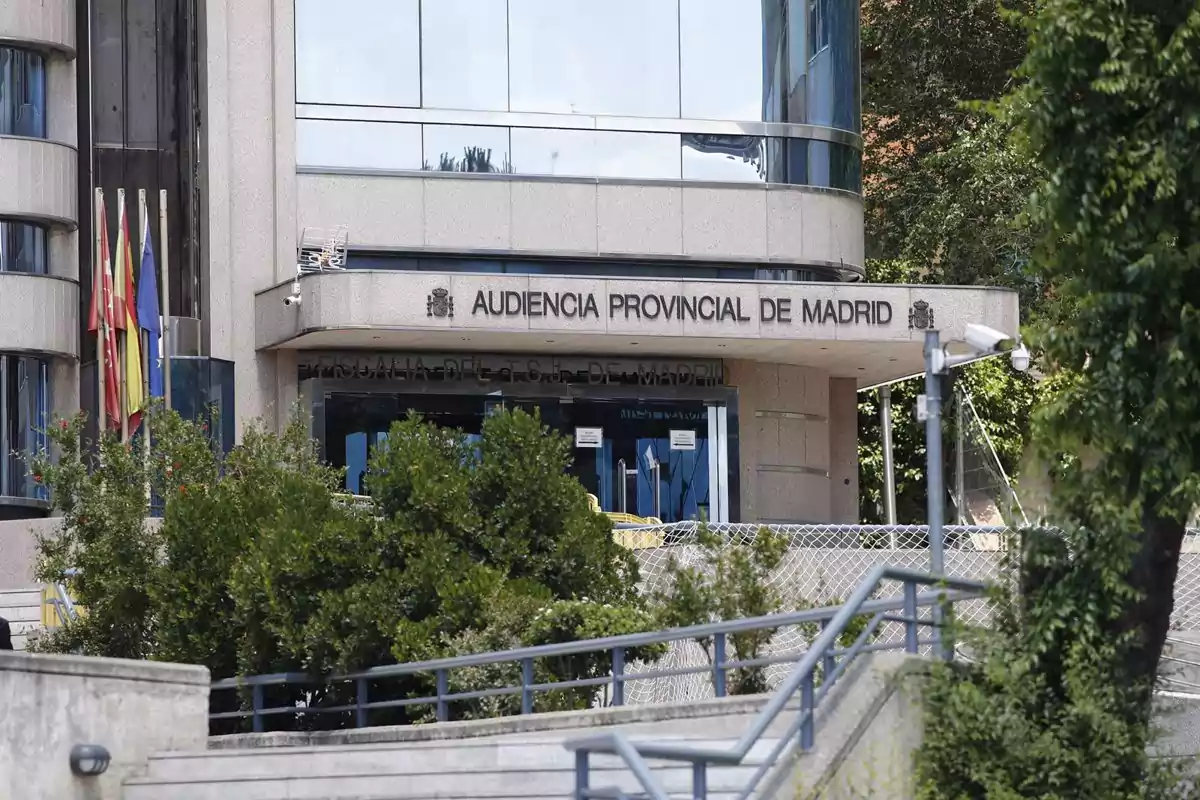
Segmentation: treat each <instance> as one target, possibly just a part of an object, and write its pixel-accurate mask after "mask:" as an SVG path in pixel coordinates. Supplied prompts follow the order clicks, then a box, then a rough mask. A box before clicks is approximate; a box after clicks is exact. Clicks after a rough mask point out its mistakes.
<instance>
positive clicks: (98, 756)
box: [71, 744, 112, 778]
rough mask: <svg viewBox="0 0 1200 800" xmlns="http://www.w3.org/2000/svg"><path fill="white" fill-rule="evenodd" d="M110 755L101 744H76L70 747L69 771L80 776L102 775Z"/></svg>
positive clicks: (110, 757) (110, 759) (106, 767)
mask: <svg viewBox="0 0 1200 800" xmlns="http://www.w3.org/2000/svg"><path fill="white" fill-rule="evenodd" d="M110 761H112V756H111V755H109V752H108V748H106V747H105V746H104V745H101V744H77V745H75V746H74V747H72V748H71V772H73V773H75V774H76V775H78V776H79V777H81V778H94V777H95V776H97V775H103V774H104V771H105V770H107V769H108V764H109V762H110Z"/></svg>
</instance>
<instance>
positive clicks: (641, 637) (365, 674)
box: [212, 570, 982, 689]
mask: <svg viewBox="0 0 1200 800" xmlns="http://www.w3.org/2000/svg"><path fill="white" fill-rule="evenodd" d="M899 571H900V570H898V572H899ZM914 574H918V573H914ZM947 586H948V588H950V589H951V590H955V591H951V592H949V595H948V599H949V600H951V601H953V600H959V599H962V600H965V599H969V598H970V597H974V596H976V594H977V593H978V591H979V590H980V588H981V587H982V584H975V583H974V582H971V581H957V580H953V579H951V580H950V582H949V583H947ZM960 586H965V587H967V588H966V589H960V588H959V587H960ZM943 594H945V593H939V594H937V595H930V596H921V597H918V598H917V605H932V604H933V603H934V602H936V601H937V600H938V599H939V598H940V597H942V595H943ZM904 605H905V600H904V598H900V597H887V598H879V599H872V600H868V601H866V602H865V603H863V607H862V609H861V610H860V611H859V612H858V614H867V613H876V612H886V611H896V610H900V609H902V608H904ZM836 608H838V607H836V606H835V607H833V608H808V609H804V610H803V611H793V612H789V613H787V614H766V615H763V616H759V617H746V618H744V619H735V620H727V621H721V622H709V623H704V624H701V625H690V626H688V627H686V628H668V629H666V630H662V631H645V632H643V633H627V634H622V635H621V636H606V637H602V638H598V639H582V640H579V641H572V642H557V643H555V644H542V645H534V646H530V647H521V648H516V649H513V650H498V651H495V652H490V653H472V654H469V655H464V656H448V657H446V658H435V659H431V660H428V661H410V662H406V663H403V664H389V665H386V666H381V667H370V668H368V669H364V670H359V671H356V672H349V673H345V674H338V675H331V676H327V677H322V676H317V675H309V674H307V673H302V672H276V673H268V674H264V675H247V676H238V677H233V678H222V679H221V680H217V681H213V683H212V688H213V689H237V688H241V687H243V686H276V685H282V684H287V683H310V684H317V683H335V682H338V681H352V680H360V679H375V678H394V677H396V676H399V675H412V674H414V673H419V672H437V671H440V670H450V669H461V668H463V667H479V666H485V665H488V664H498V663H506V662H510V661H523V660H525V659H530V658H535V659H536V658H547V657H551V656H568V655H576V654H579V653H594V652H596V651H598V650H613V649H618V648H619V649H624V650H629V649H633V648H635V647H644V646H646V645H650V644H661V643H664V642H674V641H680V640H683V639H703V638H708V637H711V636H716V635H719V634H733V633H745V632H747V631H754V630H761V629H762V628H785V627H788V626H790V625H799V624H801V623H805V622H821V621H824V620H826V619H833V618H835V614H836V610H835V609H836ZM856 616H857V615H856ZM729 663H730V666H733V662H729Z"/></svg>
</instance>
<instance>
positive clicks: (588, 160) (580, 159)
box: [512, 128, 596, 178]
mask: <svg viewBox="0 0 1200 800" xmlns="http://www.w3.org/2000/svg"><path fill="white" fill-rule="evenodd" d="M512 155H513V169H514V170H515V171H516V172H517V173H518V174H520V175H578V176H584V177H589V178H590V177H594V176H595V174H596V132H595V131H569V130H554V129H549V128H513V129H512Z"/></svg>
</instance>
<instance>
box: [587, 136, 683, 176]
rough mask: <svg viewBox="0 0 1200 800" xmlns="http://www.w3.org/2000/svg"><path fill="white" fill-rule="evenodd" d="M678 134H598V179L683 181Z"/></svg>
mask: <svg viewBox="0 0 1200 800" xmlns="http://www.w3.org/2000/svg"><path fill="white" fill-rule="evenodd" d="M679 139H680V137H679V134H677V133H629V132H624V131H596V173H595V174H596V177H598V178H640V179H642V180H679V178H680V177H681V176H682V166H681V161H680V153H679V146H680V145H679Z"/></svg>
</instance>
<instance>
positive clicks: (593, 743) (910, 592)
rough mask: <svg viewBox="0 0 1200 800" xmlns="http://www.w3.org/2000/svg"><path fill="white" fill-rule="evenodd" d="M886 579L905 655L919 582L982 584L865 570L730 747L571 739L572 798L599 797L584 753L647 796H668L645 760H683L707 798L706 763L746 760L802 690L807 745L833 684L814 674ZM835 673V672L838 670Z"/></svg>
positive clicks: (614, 735) (615, 735)
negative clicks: (620, 764)
mask: <svg viewBox="0 0 1200 800" xmlns="http://www.w3.org/2000/svg"><path fill="white" fill-rule="evenodd" d="M885 580H895V581H902V582H903V583H904V584H905V587H904V589H905V600H906V606H907V610H909V611H910V613H912V615H913V618H914V619H912V620H910V622H909V628H908V631H907V632H906V637H905V638H906V642H905V645H906V646H905V649H906V650H907V651H908V652H910V653H915V652H917V649H918V642H917V638H916V635H915V634H916V631H915V624H914V623H915V600H916V587H917V586H918V585H925V586H938V587H939V588H942V589H955V590H958V591H961V592H970V593H974V594H976V595H978V594H981V593H983V592H984V591H985V590H986V588H987V587H986V585H985V584H983V583H981V582H979V581H970V580H963V579H959V578H950V577H945V576H941V575H932V574H929V573H923V572H916V571H913V570H907V569H898V568H894V567H888V566H884V565H879V566H876V567H875V568H873V569H872V570H871V571H870V572H869V573H868V574H867V577H866V578H865V579H864V580H863V581H862V583H860V584H859V585H858V587H857V588H856V589H855V590H854V592H853V593H852V594H851V595H850V597H849V599H848V600H847V601H846V602H845V603H843V604H842V606H841V607H840V608H839V609H838V611H837V613H836V614H835V615H834V616H833V619H832V620H831V621H830V622H829V624H828V625H827V626H826V627H825V629H824V630H823V631H821V633H820V635H819V636H817V638H816V639H815V640H814V641H813V642H812V644H811V645H810V646H809V648H808V651H807V652H806V653H805V654H804V657H803V658H802V659H801V660H800V662H799V663H798V664H797V665H796V666H795V668H793V670H792V672H791V674H790V675H789V676H788V678H787V680H785V681H784V682H783V684H782V685H781V686H780V687H779V689H777V690H776V692H775V694H774V695H773V696H772V697H771V699H770V700H769V701H768V702H767V704H766V706H765V707H764V708H763V709H762V711H760V712H759V713H758V715H757V716H756V717H755V719H754V722H753V723H752V724H751V726H750V728H749V730H747V731H746V732H745V733H744V734H743V735H742V736H741V738H739V739H738V741H737V742H736V743H735V744H734V745H733V747H731V748H728V749H721V750H714V749H708V748H701V747H694V746H689V745H671V744H660V743H656V742H647V743H634V742H631V741H629V739H628V738H627V737H626V736H625V734H623V733H622V732H620V731H612V732H609V733H604V734H597V735H593V736H585V737H581V738H577V739H570V740H568V741H567V742H565V743H564V746H565V747H566V748H567V749H568V750H572V751H574V752H575V754H576V762H575V764H576V789H575V797H576V798H577V800H585V798H588V797H592V796H599V795H594V794H593V793H592V790H591V789H590V787H589V786H588V777H589V775H588V756H589V755H590V754H591V753H605V754H612V755H617V756H619V757H620V758H621V759H622V760H623V761H624V762H625V763H626V765H627V766H628V767H629V768H630V769H631V770H632V771H633V772H634V775H635V776H636V777H638V781H639V783H640V784H641V785H642V789H643V790H644V791H645V792H646V795H647V796H648V797H649V798H651V799H652V800H667V795H666V794H665V793H663V791H662V789H661V788H660V787H658V786H657V785H654V784H652V783H650V782H647V781H644V780H642V775H643V774H645V773H646V770H645V766H646V764H645V759H646V758H647V757H649V758H655V759H662V760H668V761H684V762H688V763H690V764H692V767H693V792H692V794H693V797H694V798H698V799H702V798H704V797H706V793H707V791H706V788H705V786H706V769H707V765H708V764H726V765H736V764H740V763H741V762H742V761H743V760H745V758H746V756H747V755H748V754H749V752H750V749H751V748H752V747H753V746H754V745H755V744H757V743H758V741H759V740H760V739H761V738H762V737H763V735H764V734H765V733H766V732H767V729H768V728H769V727H770V725H771V724H772V723H773V722H774V721H775V719H776V718H777V717H778V716H779V714H780V713H781V712H782V711H783V710H784V708H785V707H786V706H787V704H788V703H789V702H790V701H791V699H792V696H793V695H795V694H796V693H797V692H801V694H802V699H803V708H802V711H801V715H800V719H799V720H798V722H797V723H796V724H795V725H793V728H800V730H801V746H802V747H804V748H805V749H808V747H811V745H812V741H811V740H812V732H813V731H812V723H813V721H814V719H815V716H816V706H817V702H819V700H820V699H821V698H822V697H823V696H824V695H825V694H826V693H827V692H828V691H829V688H830V687H831V686H832V685H833V683H834V681H835V680H836V677H837V676H836V675H833V674H831V675H830V676H829V677H830V679H827V680H826V681H825V682H824V683H823V684H822V686H821V689H822V691H821V692H820V694H819V695H818V694H815V693H814V687H813V676H814V672H815V670H816V668H817V666H818V665H820V664H821V663H822V661H824V660H825V659H828V658H829V652H830V651H831V650H833V648H834V645H836V643H837V641H838V638H839V637H840V636H841V635H842V634H843V633H844V632H845V631H846V628H847V626H848V625H849V623H850V622H851V621H852V620H853V619H854V618H855V617H857V616H859V615H861V614H863V613H864V607H865V606H866V605H867V603H868V602H869V598H870V596H871V594H872V593H873V592H874V591H875V589H876V587H877V586H878V585H879V583H880V582H881V581H885ZM881 618H882V615H880V614H877V615H876V617H875V618H874V619H873V620H872V626H876V625H878V624H879V621H880V619H881ZM866 639H867V637H866V636H859V638H858V640H857V641H856V642H855V643H854V645H852V646H851V647H850V648H849V649H848V650H847V651H846V653H845V657H844V658H843V659H842V661H841V662H839V664H838V667H840V668H841V669H842V670H844V669H845V667H846V666H847V665H848V664H849V663H850V661H851V660H853V658H854V657H855V656H857V655H858V653H859V652H860V651H861V649H862V646H863V645H864V643H865V641H866ZM838 674H840V671H839V673H838ZM805 728H807V731H805ZM766 772H767V770H766V769H759V770H757V771H756V772H755V775H754V777H753V779H752V780H751V783H750V785H749V786H747V787H746V789H745V790H744V791H743V792H742V793H740V794H739V798H742V800H745V798H748V797H750V795H751V794H753V792H754V790H755V789H756V788H757V785H758V782H759V781H761V780H762V778H763V776H764V775H765V774H766Z"/></svg>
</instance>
